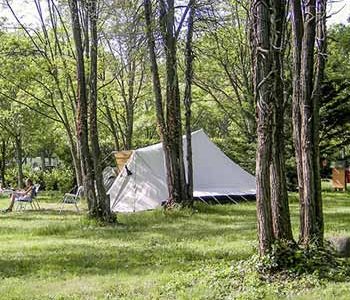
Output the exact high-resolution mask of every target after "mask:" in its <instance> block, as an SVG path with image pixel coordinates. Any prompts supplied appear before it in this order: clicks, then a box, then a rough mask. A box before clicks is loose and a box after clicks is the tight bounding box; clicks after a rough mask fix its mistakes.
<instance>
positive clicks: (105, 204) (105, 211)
mask: <svg viewBox="0 0 350 300" xmlns="http://www.w3.org/2000/svg"><path fill="white" fill-rule="evenodd" d="M96 9H97V8H96V1H95V0H91V1H90V2H89V20H90V30H91V32H90V36H91V45H90V51H91V52H90V119H89V120H90V143H91V149H92V151H91V152H92V161H93V164H94V175H95V181H96V189H97V195H96V196H97V205H98V208H97V215H98V216H99V218H101V219H102V220H104V221H107V222H110V221H111V220H112V214H111V209H110V202H109V197H108V196H107V195H106V190H105V188H104V185H103V176H102V166H101V151H100V145H99V140H98V129H97V46H98V38H97V11H96Z"/></svg>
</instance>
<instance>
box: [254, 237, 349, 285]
mask: <svg viewBox="0 0 350 300" xmlns="http://www.w3.org/2000/svg"><path fill="white" fill-rule="evenodd" d="M253 262H256V267H257V271H258V273H259V274H261V276H262V278H265V279H266V280H273V279H274V278H276V277H277V278H279V277H291V278H295V277H298V276H301V275H305V274H311V275H316V276H318V277H319V278H320V279H321V278H329V279H333V280H336V279H338V280H344V279H345V278H346V276H348V275H350V273H349V271H350V269H348V267H347V266H346V265H345V264H344V263H343V260H341V259H338V258H337V254H336V252H335V251H334V250H333V249H332V248H331V246H330V244H329V243H328V242H325V245H324V246H322V247H320V246H317V245H315V244H311V245H309V247H307V248H303V247H300V246H298V245H296V244H295V243H290V242H286V241H277V242H275V243H274V245H273V247H272V249H271V251H270V253H269V254H267V255H266V256H264V257H262V258H261V259H260V258H258V257H255V258H253Z"/></svg>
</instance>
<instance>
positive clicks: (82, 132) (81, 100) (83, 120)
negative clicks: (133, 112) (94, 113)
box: [69, 0, 97, 216]
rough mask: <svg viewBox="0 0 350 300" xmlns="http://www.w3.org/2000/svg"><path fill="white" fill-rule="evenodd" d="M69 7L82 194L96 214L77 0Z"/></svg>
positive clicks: (91, 214) (93, 214) (71, 0)
mask: <svg viewBox="0 0 350 300" xmlns="http://www.w3.org/2000/svg"><path fill="white" fill-rule="evenodd" d="M69 7H70V12H71V19H72V30H73V39H74V44H75V52H76V61H77V81H78V84H77V137H78V145H79V146H78V147H79V149H80V153H81V162H82V164H81V165H82V170H83V172H82V173H83V181H84V194H85V196H86V197H87V200H88V207H89V214H90V216H96V213H97V203H96V195H95V188H94V181H93V174H92V170H93V167H92V162H91V156H90V150H89V139H88V122H87V119H88V101H87V91H86V80H85V67H84V53H83V44H82V38H81V26H80V21H79V12H78V6H77V0H70V1H69Z"/></svg>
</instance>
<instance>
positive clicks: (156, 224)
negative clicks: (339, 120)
mask: <svg viewBox="0 0 350 300" xmlns="http://www.w3.org/2000/svg"><path fill="white" fill-rule="evenodd" d="M59 199H60V196H59V195H57V194H53V195H51V196H48V195H45V194H44V195H43V194H41V195H40V196H39V200H40V201H41V205H42V206H43V207H44V208H45V210H43V211H25V212H20V213H17V212H14V213H9V214H0V299H286V298H287V299H350V282H330V281H321V282H318V281H317V280H316V279H315V278H313V277H312V276H311V277H310V278H301V279H299V280H297V281H295V282H279V283H264V282H261V281H259V280H256V278H254V277H252V278H251V281H249V278H248V281H247V280H246V281H245V283H244V284H242V282H241V281H240V274H239V271H237V268H236V267H237V264H238V261H240V260H242V259H245V258H249V257H250V256H251V255H252V254H253V253H254V251H255V250H254V247H255V246H256V217H255V203H241V204H238V205H222V206H221V205H220V206H219V205H216V206H206V205H198V206H197V212H196V213H194V214H191V213H190V212H188V211H184V212H170V213H167V214H164V213H163V211H161V210H156V211H149V212H143V213H135V214H123V215H120V216H119V221H120V222H121V223H122V225H118V226H114V227H101V226H99V225H97V224H95V223H94V222H91V221H89V220H87V219H86V218H85V217H84V216H83V214H82V215H79V214H77V213H75V212H74V210H73V208H69V209H70V210H67V211H65V213H64V214H61V215H60V214H58V205H57V204H56V203H55V202H57V201H58V200H59ZM7 203H8V199H7V198H1V199H0V208H5V207H6V206H7ZM291 212H292V219H293V224H294V232H295V235H296V236H297V227H298V224H297V222H298V204H297V202H296V200H295V196H293V195H292V196H291ZM324 213H325V234H326V237H327V236H331V235H349V236H350V194H348V193H329V192H327V193H324ZM233 268H235V270H236V271H235V272H233V271H232V270H233ZM233 273H234V274H233ZM242 276H243V274H242Z"/></svg>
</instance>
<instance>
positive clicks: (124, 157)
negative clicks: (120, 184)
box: [114, 150, 132, 173]
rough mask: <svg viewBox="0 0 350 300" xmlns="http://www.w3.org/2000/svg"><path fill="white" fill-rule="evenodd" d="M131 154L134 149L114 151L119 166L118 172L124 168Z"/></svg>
mask: <svg viewBox="0 0 350 300" xmlns="http://www.w3.org/2000/svg"><path fill="white" fill-rule="evenodd" d="M131 154H132V150H125V151H117V152H114V157H115V162H116V166H117V173H119V172H120V171H121V170H122V169H123V167H124V166H125V164H126V163H127V161H128V160H129V158H130V156H131Z"/></svg>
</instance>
